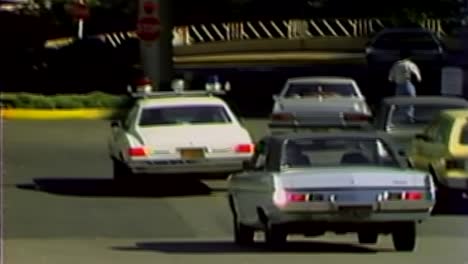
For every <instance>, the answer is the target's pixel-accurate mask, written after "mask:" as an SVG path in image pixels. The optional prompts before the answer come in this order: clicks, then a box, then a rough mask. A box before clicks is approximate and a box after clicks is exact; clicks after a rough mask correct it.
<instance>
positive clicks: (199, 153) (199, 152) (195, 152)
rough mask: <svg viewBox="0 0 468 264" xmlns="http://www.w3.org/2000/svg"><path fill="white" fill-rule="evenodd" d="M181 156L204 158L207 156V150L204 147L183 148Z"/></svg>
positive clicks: (184, 157)
mask: <svg viewBox="0 0 468 264" xmlns="http://www.w3.org/2000/svg"><path fill="white" fill-rule="evenodd" d="M180 156H181V157H182V158H183V159H188V160H193V159H202V158H204V157H205V152H204V151H203V149H181V150H180Z"/></svg>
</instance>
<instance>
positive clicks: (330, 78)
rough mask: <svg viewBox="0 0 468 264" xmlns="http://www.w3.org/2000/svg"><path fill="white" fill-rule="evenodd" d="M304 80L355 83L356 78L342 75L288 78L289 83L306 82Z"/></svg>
mask: <svg viewBox="0 0 468 264" xmlns="http://www.w3.org/2000/svg"><path fill="white" fill-rule="evenodd" d="M304 82H331V83H354V82H355V80H354V79H352V78H348V77H340V76H308V77H306V76H304V77H294V78H290V79H288V83H304Z"/></svg>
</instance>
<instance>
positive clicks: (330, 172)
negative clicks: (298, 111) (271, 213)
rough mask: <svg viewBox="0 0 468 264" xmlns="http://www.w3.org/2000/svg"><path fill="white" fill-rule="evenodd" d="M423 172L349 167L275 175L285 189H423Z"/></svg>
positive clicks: (293, 170)
mask: <svg viewBox="0 0 468 264" xmlns="http://www.w3.org/2000/svg"><path fill="white" fill-rule="evenodd" d="M425 178H426V174H425V173H424V172H419V171H414V170H410V169H400V168H389V167H368V166H359V167H356V166H352V167H339V168H307V169H290V170H286V171H284V172H282V173H280V174H279V175H278V176H277V181H278V182H277V184H278V185H280V186H282V187H283V188H285V189H305V188H360V187H361V188H366V187H373V188H379V187H403V188H404V187H423V186H425V184H426V179H425Z"/></svg>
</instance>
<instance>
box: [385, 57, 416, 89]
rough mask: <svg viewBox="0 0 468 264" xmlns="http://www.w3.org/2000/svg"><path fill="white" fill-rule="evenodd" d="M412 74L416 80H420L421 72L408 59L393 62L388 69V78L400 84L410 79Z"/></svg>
mask: <svg viewBox="0 0 468 264" xmlns="http://www.w3.org/2000/svg"><path fill="white" fill-rule="evenodd" d="M412 74H414V75H415V76H416V79H417V80H418V82H420V81H421V72H420V71H419V68H418V66H417V65H416V64H415V63H414V62H412V61H410V60H407V59H406V60H399V61H397V62H395V64H393V66H392V68H391V69H390V74H389V76H388V80H389V81H391V82H394V83H397V84H402V83H405V82H408V81H411V76H412Z"/></svg>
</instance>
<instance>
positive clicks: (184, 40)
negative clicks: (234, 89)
mask: <svg viewBox="0 0 468 264" xmlns="http://www.w3.org/2000/svg"><path fill="white" fill-rule="evenodd" d="M420 25H421V27H423V28H426V29H428V30H431V31H433V32H434V33H435V34H437V35H438V36H444V35H446V32H445V31H444V28H443V21H442V20H441V19H427V20H424V21H421V23H420ZM386 26H388V25H386V23H385V22H384V20H381V19H378V18H370V19H367V18H366V19H345V18H343V19H339V18H338V19H308V20H298V19H290V20H281V21H277V20H270V21H245V22H227V23H221V24H214V23H210V24H199V25H189V26H178V27H175V28H174V29H173V34H174V39H173V44H174V46H187V45H191V44H194V43H207V42H219V41H239V40H260V39H307V38H316V37H350V38H352V37H368V36H370V35H372V34H374V33H376V32H378V31H380V30H381V29H383V28H385V27H386ZM98 37H99V38H101V39H102V40H103V41H106V42H109V43H110V44H111V45H113V46H118V45H119V44H120V43H121V42H122V41H124V40H126V39H128V38H135V37H136V34H135V32H133V31H132V32H113V33H107V34H102V35H99V36H98ZM71 41H72V38H64V39H58V40H51V41H49V42H48V43H47V44H46V45H47V46H57V45H59V46H60V45H66V44H67V43H70V42H71Z"/></svg>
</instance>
